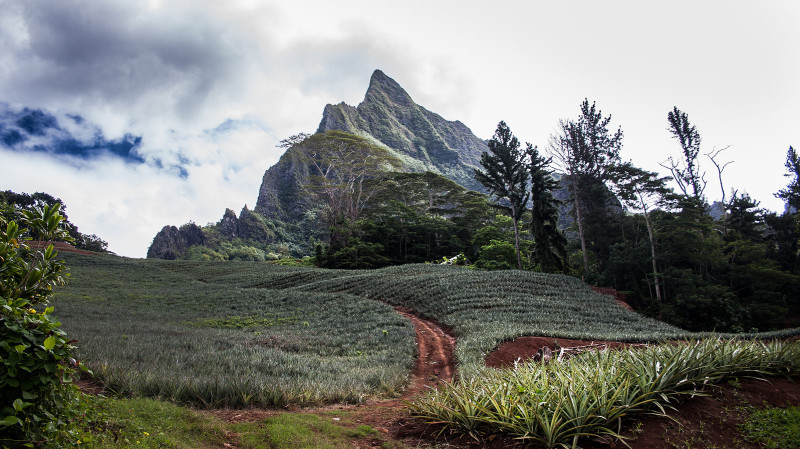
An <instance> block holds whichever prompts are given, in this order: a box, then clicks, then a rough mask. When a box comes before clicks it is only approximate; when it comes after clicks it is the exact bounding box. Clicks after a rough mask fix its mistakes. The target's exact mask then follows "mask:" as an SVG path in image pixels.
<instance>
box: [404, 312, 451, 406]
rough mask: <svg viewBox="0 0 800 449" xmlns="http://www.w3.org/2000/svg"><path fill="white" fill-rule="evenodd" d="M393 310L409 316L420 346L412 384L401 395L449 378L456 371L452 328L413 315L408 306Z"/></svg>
mask: <svg viewBox="0 0 800 449" xmlns="http://www.w3.org/2000/svg"><path fill="white" fill-rule="evenodd" d="M395 310H396V311H397V313H399V314H400V315H403V316H404V317H406V318H408V319H409V320H411V323H412V324H413V325H414V332H415V333H416V338H417V347H418V348H419V354H418V357H417V360H416V362H415V364H414V371H413V373H412V374H411V384H410V385H409V387H408V388H407V389H406V391H405V393H404V394H403V397H404V398H410V397H414V396H416V395H418V394H420V393H422V392H424V391H425V388H426V387H429V386H433V385H435V384H437V383H438V382H449V381H450V380H452V379H453V375H455V372H456V362H455V348H456V339H455V337H453V335H452V332H450V331H449V330H446V329H445V328H443V327H442V326H440V325H439V324H436V323H434V322H433V321H427V320H424V319H422V318H420V317H418V316H417V315H414V313H413V312H412V311H411V310H410V309H405V308H402V307H395Z"/></svg>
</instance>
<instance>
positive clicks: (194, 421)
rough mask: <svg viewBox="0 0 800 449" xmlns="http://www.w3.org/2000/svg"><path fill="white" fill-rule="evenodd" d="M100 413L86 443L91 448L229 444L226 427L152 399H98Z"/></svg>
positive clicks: (215, 421) (183, 446)
mask: <svg viewBox="0 0 800 449" xmlns="http://www.w3.org/2000/svg"><path fill="white" fill-rule="evenodd" d="M95 403H96V407H98V409H99V410H100V414H99V417H98V418H97V419H96V420H95V421H94V422H93V423H92V424H93V428H92V430H93V431H92V432H91V434H90V435H87V438H86V439H84V441H83V444H84V445H85V447H90V448H98V449H105V448H109V449H110V448H129V447H136V448H175V449H184V448H185V449H192V448H198V449H202V448H215V447H222V446H223V444H224V443H225V442H226V428H225V423H223V422H222V421H220V420H219V419H217V418H215V417H213V416H210V415H204V414H200V413H198V412H196V411H193V410H191V409H188V408H185V407H179V406H177V405H175V404H171V403H168V402H163V401H157V400H153V399H144V398H138V399H101V398H98V399H95Z"/></svg>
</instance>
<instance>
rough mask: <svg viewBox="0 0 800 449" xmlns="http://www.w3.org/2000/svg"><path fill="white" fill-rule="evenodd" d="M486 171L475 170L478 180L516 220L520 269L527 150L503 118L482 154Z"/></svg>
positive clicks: (482, 161)
mask: <svg viewBox="0 0 800 449" xmlns="http://www.w3.org/2000/svg"><path fill="white" fill-rule="evenodd" d="M481 166H482V167H483V169H484V170H485V171H483V170H478V169H476V170H475V179H477V180H478V182H480V183H481V184H483V186H484V187H486V188H487V189H488V190H489V194H490V196H493V197H495V198H496V199H497V200H498V201H500V203H499V205H498V207H500V208H502V209H505V210H506V211H507V212H508V214H509V215H510V216H511V219H512V220H513V222H514V249H515V251H516V253H517V268H518V269H520V270H521V269H522V258H521V256H520V249H519V221H520V219H522V214H523V213H524V212H525V205H526V204H527V202H528V198H529V196H530V192H529V191H528V189H527V182H528V176H529V174H528V171H527V167H526V164H525V152H524V151H523V150H522V149H521V148H520V144H519V140H517V138H516V137H514V134H512V133H511V129H509V127H508V125H506V123H505V122H503V121H501V122H500V123H498V124H497V130H495V132H494V136H493V137H492V139H491V140H490V141H489V152H483V154H481Z"/></svg>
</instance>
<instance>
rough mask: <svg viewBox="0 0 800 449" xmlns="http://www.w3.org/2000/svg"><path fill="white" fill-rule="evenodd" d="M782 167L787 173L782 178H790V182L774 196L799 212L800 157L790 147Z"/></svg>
mask: <svg viewBox="0 0 800 449" xmlns="http://www.w3.org/2000/svg"><path fill="white" fill-rule="evenodd" d="M784 166H785V167H786V170H787V173H785V174H784V175H783V176H786V177H787V178H791V182H790V183H789V185H788V186H786V188H785V189H781V190H780V191H779V192H778V193H776V194H775V196H776V197H777V198H780V199H782V200H784V201H786V204H788V205H789V207H790V208H793V209H794V210H795V211H800V156H798V154H797V152H796V151H795V150H794V148H793V147H791V146H789V151H788V152H787V153H786V163H785V164H784Z"/></svg>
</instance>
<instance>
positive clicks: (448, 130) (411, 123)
mask: <svg viewBox="0 0 800 449" xmlns="http://www.w3.org/2000/svg"><path fill="white" fill-rule="evenodd" d="M327 131H344V132H347V133H350V134H355V135H357V136H360V137H362V138H365V139H367V140H368V141H370V142H372V143H374V144H375V145H378V146H380V147H383V148H386V149H387V150H389V152H390V153H392V154H393V155H394V156H396V157H397V158H398V159H400V160H401V161H402V162H403V164H404V166H403V167H402V168H401V169H400V170H402V171H405V172H412V173H422V172H427V171H429V172H433V173H437V174H440V175H442V176H444V177H446V178H449V179H451V180H453V181H455V182H456V183H458V184H459V185H461V186H462V187H465V188H467V189H470V190H476V191H484V188H483V187H482V186H481V185H480V184H479V183H478V182H477V181H476V180H475V176H474V170H475V169H476V168H479V167H480V158H481V154H482V153H483V152H485V151H488V145H487V143H486V141H484V140H482V139H480V138H478V137H477V136H475V134H473V133H472V131H471V130H470V129H469V128H468V127H467V126H466V125H464V124H463V123H461V122H460V121H449V120H446V119H444V118H442V116H440V115H438V114H436V113H434V112H431V111H429V110H427V109H425V108H424V107H422V106H420V105H418V104H417V103H416V102H414V100H413V99H412V98H411V96H410V95H409V94H408V92H406V91H405V90H404V89H403V88H402V87H401V86H400V85H399V84H398V83H397V82H396V81H395V80H393V79H392V78H389V77H388V76H386V74H385V73H383V72H382V71H380V70H376V71H375V72H374V73H373V74H372V77H371V79H370V82H369V87H368V88H367V92H366V94H365V95H364V100H363V101H362V102H361V103H359V104H358V106H355V107H354V106H350V105H348V104H345V103H339V104H336V105H333V104H329V105H326V106H325V108H324V110H323V112H322V120H320V124H319V127H318V128H317V133H324V132H327ZM302 145H303V144H302V143H297V144H295V145H292V146H290V147H289V148H288V149H287V150H286V152H285V153H284V154H283V155H282V156H281V158H280V159H279V160H278V162H277V163H276V164H275V165H273V166H272V167H269V168H268V169H267V170H266V171H265V173H264V177H263V179H262V182H261V187H260V189H259V194H258V200H257V202H256V205H255V208H253V210H248V209H247V207H245V209H243V210H242V213H241V214H240V216H239V217H238V218H237V217H236V215H235V213H233V212H232V211H230V210H227V211H226V212H225V216H224V217H223V220H221V221H220V222H219V223H217V224H216V225H212V226H210V227H204V228H203V229H202V230H201V231H202V234H198V233H197V232H196V230H195V229H194V228H191V229H189V228H186V225H184V227H182V228H180V229H178V228H175V227H170V226H167V227H165V228H164V229H162V231H161V232H159V234H158V235H157V236H156V238H155V239H154V240H153V245H152V246H151V251H149V252H148V257H158V258H164V257H169V258H174V257H180V256H181V254H180V253H181V252H185V251H189V247H191V246H192V242H196V241H198V240H199V239H205V241H206V243H204V244H203V245H201V246H204V247H205V246H210V247H213V248H216V250H215V251H219V250H220V248H221V247H222V244H221V243H220V242H232V241H234V240H237V241H239V242H245V243H243V244H245V245H250V246H248V248H253V249H256V248H259V249H260V250H261V251H263V253H264V254H267V253H269V254H273V253H278V254H291V255H295V256H299V255H303V254H309V253H310V252H311V250H312V248H311V242H314V241H319V240H324V239H325V233H324V230H322V229H320V226H319V221H318V220H317V218H316V217H315V215H314V209H315V205H314V204H311V202H310V200H309V198H308V195H307V193H306V191H305V189H304V186H305V185H306V184H308V182H309V176H310V173H311V171H310V169H309V166H308V162H307V161H306V160H305V159H304V157H303V151H302V150H303V149H304V147H302ZM562 190H563V192H557V193H560V194H561V196H563V197H565V198H566V195H567V193H566V190H565V189H563V187H562ZM566 207H567V206H562V208H564V209H565V210H564V211H562V214H561V215H562V217H569V215H568V214H567V213H565V212H566ZM565 220H568V218H566V219H565ZM247 223H249V224H247ZM567 224H568V223H563V224H562V225H567ZM189 231H192V232H189ZM190 240H191V241H190ZM203 251H204V253H203V254H204V257H205V256H208V257H210V258H216V257H219V256H220V254H219V252H214V251H206V250H205V249H203ZM248 251H250V250H249V249H248ZM250 253H252V251H251V252H249V253H247V254H250ZM231 254H232V253H230V252H229V253H228V256H229V257H230V256H231ZM223 257H224V255H223ZM247 257H249V256H247Z"/></svg>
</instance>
